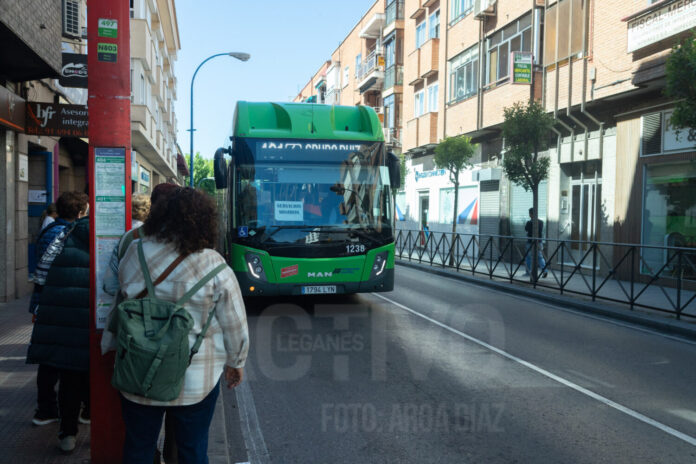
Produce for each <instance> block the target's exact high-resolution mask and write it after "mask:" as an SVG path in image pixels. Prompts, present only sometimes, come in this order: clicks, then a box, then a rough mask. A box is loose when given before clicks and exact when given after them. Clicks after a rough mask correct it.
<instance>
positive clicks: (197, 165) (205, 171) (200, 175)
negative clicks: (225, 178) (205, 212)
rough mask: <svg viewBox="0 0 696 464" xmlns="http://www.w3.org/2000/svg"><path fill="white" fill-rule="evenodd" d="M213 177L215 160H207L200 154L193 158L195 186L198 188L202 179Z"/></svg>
mask: <svg viewBox="0 0 696 464" xmlns="http://www.w3.org/2000/svg"><path fill="white" fill-rule="evenodd" d="M212 176H213V160H211V159H205V158H203V157H202V156H201V154H200V153H196V156H194V157H193V186H194V187H197V186H198V183H199V182H200V181H201V179H205V178H206V177H212Z"/></svg>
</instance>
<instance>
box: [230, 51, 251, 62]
mask: <svg viewBox="0 0 696 464" xmlns="http://www.w3.org/2000/svg"><path fill="white" fill-rule="evenodd" d="M228 55H230V56H231V57H234V58H237V59H238V60H240V61H248V60H249V58H251V55H250V54H248V53H243V52H230V53H228Z"/></svg>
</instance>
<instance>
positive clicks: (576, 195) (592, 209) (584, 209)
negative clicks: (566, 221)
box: [570, 176, 602, 266]
mask: <svg viewBox="0 0 696 464" xmlns="http://www.w3.org/2000/svg"><path fill="white" fill-rule="evenodd" d="M570 185H571V198H570V205H571V206H570V211H571V218H570V220H571V229H570V239H571V240H573V242H571V245H570V248H571V250H572V256H573V258H574V259H575V261H576V262H577V261H579V260H580V259H582V257H583V255H584V254H585V253H586V252H587V250H588V249H589V244H588V242H595V241H599V240H600V227H601V220H602V211H601V210H602V207H601V205H602V180H601V179H599V178H597V177H596V176H595V177H594V178H591V179H585V178H582V179H580V180H573V181H571V184H570ZM591 265H592V261H587V260H585V262H583V266H591Z"/></svg>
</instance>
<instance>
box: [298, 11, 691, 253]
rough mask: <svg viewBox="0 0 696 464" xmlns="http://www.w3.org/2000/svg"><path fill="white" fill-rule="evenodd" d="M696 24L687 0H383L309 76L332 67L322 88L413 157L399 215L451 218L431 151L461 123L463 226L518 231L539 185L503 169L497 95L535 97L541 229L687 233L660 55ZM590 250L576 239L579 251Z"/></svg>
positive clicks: (684, 143)
mask: <svg viewBox="0 0 696 464" xmlns="http://www.w3.org/2000/svg"><path fill="white" fill-rule="evenodd" d="M390 7H391V8H396V9H397V11H398V13H397V14H396V15H393V14H391V15H390V13H389V8H390ZM392 11H393V10H392ZM394 17H396V18H397V19H396V20H394V21H391V22H390V20H391V19H392V18H394ZM695 27H696V2H690V1H683V0H602V1H601V2H600V1H599V0H405V1H404V2H388V3H384V2H382V1H379V0H378V1H377V2H376V3H375V4H374V5H373V6H372V7H371V8H370V10H369V11H368V12H367V13H366V14H365V15H364V16H363V18H362V19H361V21H360V22H359V23H358V24H357V25H356V26H355V28H354V29H353V30H352V31H351V32H350V33H349V34H348V36H347V37H346V39H345V40H344V41H343V43H342V44H341V45H340V46H339V48H338V49H337V50H336V51H335V52H334V53H333V54H332V57H331V62H330V63H328V66H327V65H324V66H322V69H321V70H320V73H322V75H321V76H315V77H314V82H319V80H318V79H319V78H322V79H323V78H324V77H323V76H324V75H325V79H326V89H325V92H324V93H323V94H322V95H323V99H322V100H321V101H322V102H325V103H333V104H344V105H353V104H368V105H371V106H375V107H377V108H378V110H379V112H380V113H381V114H382V115H383V117H384V125H385V134H387V133H390V134H394V137H391V141H392V142H393V141H394V140H395V139H396V140H398V146H399V147H400V148H401V149H402V150H403V153H405V154H406V156H407V160H408V161H407V167H408V174H407V177H406V182H405V186H404V189H403V191H401V192H400V193H399V194H398V196H397V207H398V209H399V212H398V213H399V214H398V215H399V217H400V219H402V221H401V223H400V225H401V227H404V228H411V229H422V228H423V227H424V226H427V227H428V228H429V229H430V230H441V231H449V230H451V225H452V218H453V216H454V214H453V213H454V211H453V205H454V189H453V185H452V183H451V182H450V180H449V174H448V173H447V172H446V171H444V170H440V169H437V168H436V167H435V166H434V161H433V155H434V150H435V147H436V146H437V144H438V143H439V142H440V141H441V140H442V139H443V138H445V137H449V136H455V135H462V134H463V135H467V136H470V137H471V138H472V140H473V142H475V143H477V144H478V148H477V153H476V155H475V157H474V160H473V162H474V166H473V168H472V169H468V170H466V171H465V172H463V173H462V174H461V176H460V179H459V180H460V190H459V198H458V205H459V209H460V211H458V214H457V230H458V231H459V232H462V233H481V234H503V235H507V234H511V235H517V236H524V234H525V232H524V224H525V223H526V221H527V219H528V209H529V207H531V203H532V197H531V193H530V192H526V191H525V190H524V189H523V188H522V187H520V186H517V185H515V184H513V183H511V182H510V181H509V180H508V179H507V178H506V176H505V175H504V173H503V170H502V160H503V158H504V156H505V142H504V140H503V139H502V135H501V134H502V123H503V114H504V113H503V112H504V109H505V108H506V107H509V106H512V104H513V103H515V102H520V101H522V102H524V101H529V100H530V99H534V100H536V101H539V102H540V103H541V104H542V105H543V106H544V107H545V108H546V110H547V111H548V112H549V114H551V115H553V117H554V121H555V124H554V128H553V134H552V136H551V138H550V147H551V148H550V149H549V150H548V152H547V153H545V156H549V157H550V158H551V169H550V173H549V176H548V179H547V180H545V181H544V182H542V184H541V185H540V205H539V215H540V217H541V218H542V219H543V220H544V221H545V223H546V224H547V226H546V228H545V235H546V236H547V237H548V238H553V239H563V240H577V241H588V240H589V241H592V240H596V241H605V242H622V243H642V244H646V245H659V246H664V245H684V246H696V219H694V218H696V201H694V200H692V199H693V198H696V136H695V135H694V130H693V129H689V130H675V128H674V127H672V125H671V124H670V121H669V119H670V115H671V111H672V108H673V107H674V102H673V101H670V100H669V99H668V98H666V97H665V96H664V92H663V89H664V85H665V62H666V58H667V56H668V55H669V53H670V51H671V49H672V47H673V46H674V45H676V44H678V43H679V42H680V41H681V40H683V39H684V38H685V37H687V36H688V34H690V33H691V31H692V30H693V29H694V28H695ZM378 29H380V30H381V33H379V32H378ZM391 34H394V35H391ZM391 37H394V38H395V40H396V42H395V47H394V48H393V50H394V52H391V50H392V49H390V48H389V45H388V43H389V42H388V41H389V38H391ZM390 56H394V58H393V59H391V58H390ZM382 64H383V66H382ZM389 69H393V70H394V74H393V75H394V76H397V77H395V78H394V79H393V81H392V78H391V77H388V73H387V71H388V70H389ZM380 86H381V93H380V92H376V91H375V90H376V89H379V88H380ZM320 88H321V87H320ZM390 89H391V90H390ZM312 92H315V89H314V88H312V87H311V86H307V87H306V88H305V90H303V93H301V94H300V95H298V97H297V98H296V100H297V101H303V100H304V101H315V100H312V98H313V95H315V93H312ZM391 96H393V97H394V102H395V103H394V109H393V110H392V109H391V108H392V106H391V105H392V103H391V102H392V100H391ZM316 101H319V100H316ZM392 121H394V123H393V124H392ZM392 128H394V129H396V130H395V131H394V132H390V130H391V129H392ZM586 250H587V246H585V245H581V244H573V245H572V254H573V255H574V256H573V258H574V259H577V258H579V257H580V256H582V254H583V253H584V252H585V251H586ZM651 253H652V252H650V251H646V252H645V254H644V259H646V262H647V263H651V262H652V263H653V264H658V263H660V262H662V261H663V258H664V257H663V256H662V254H661V253H662V252H661V251H659V252H655V253H652V254H651ZM653 255H654V256H653ZM657 255H659V256H657Z"/></svg>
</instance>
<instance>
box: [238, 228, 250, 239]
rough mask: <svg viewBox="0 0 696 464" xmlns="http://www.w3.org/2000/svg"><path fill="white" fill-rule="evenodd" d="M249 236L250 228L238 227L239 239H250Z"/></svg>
mask: <svg viewBox="0 0 696 464" xmlns="http://www.w3.org/2000/svg"><path fill="white" fill-rule="evenodd" d="M248 236H249V226H239V227H237V237H248Z"/></svg>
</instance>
